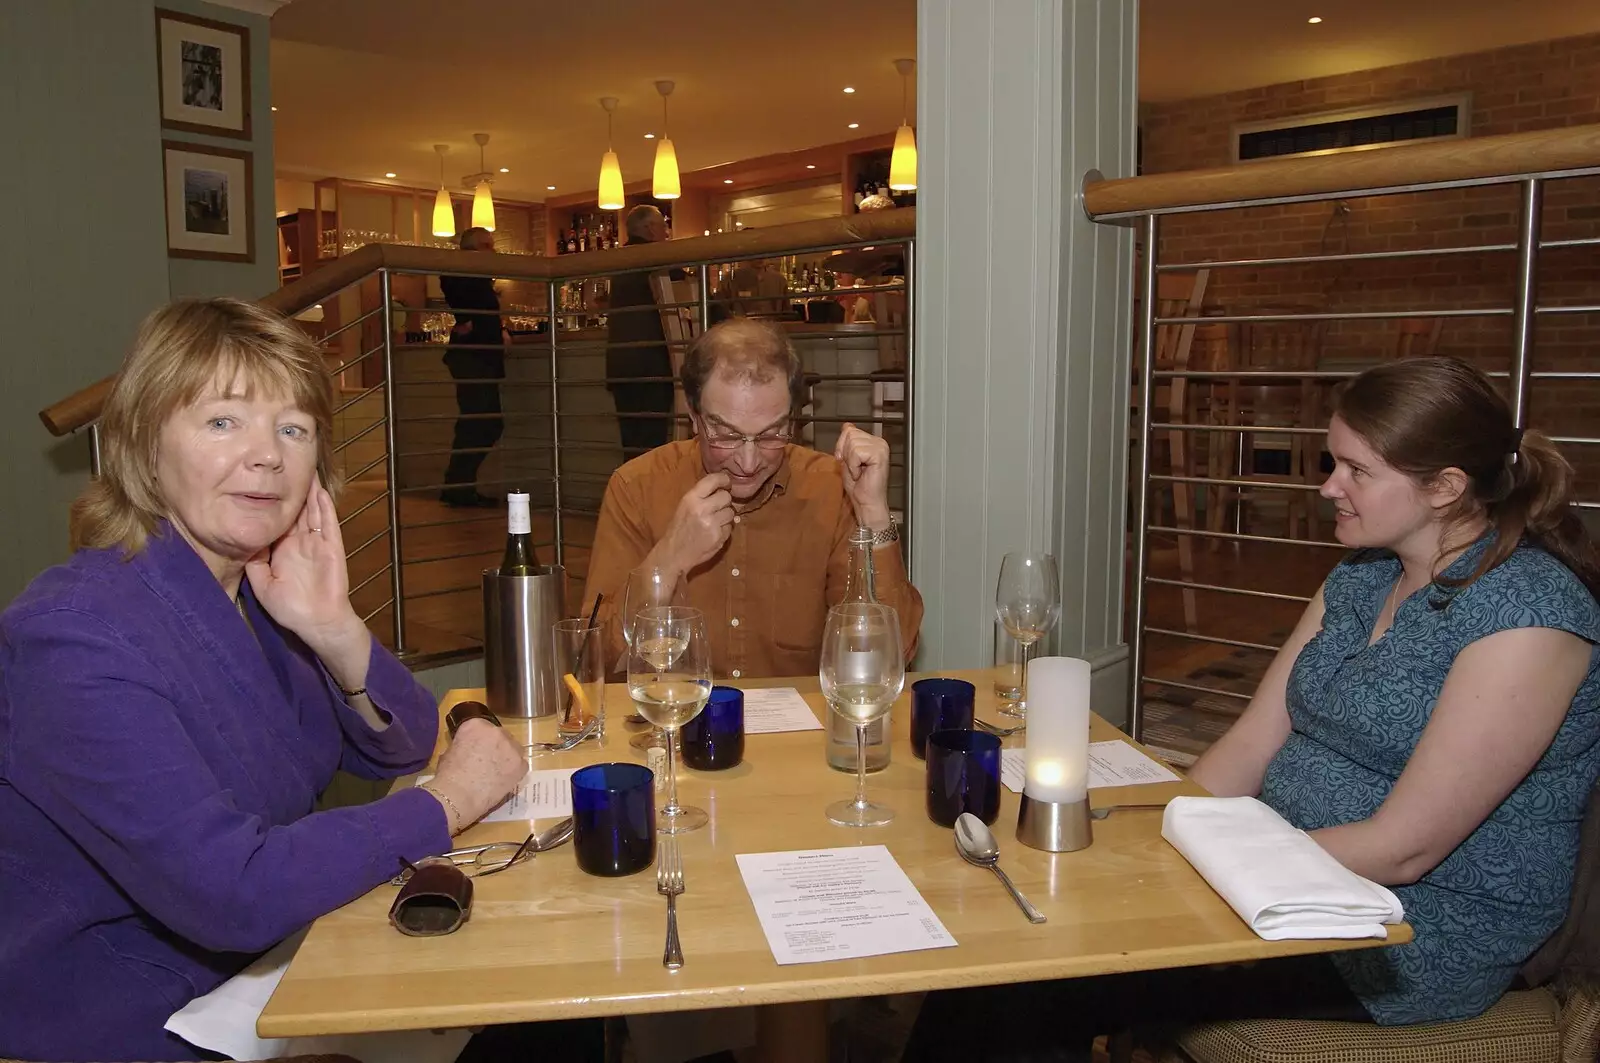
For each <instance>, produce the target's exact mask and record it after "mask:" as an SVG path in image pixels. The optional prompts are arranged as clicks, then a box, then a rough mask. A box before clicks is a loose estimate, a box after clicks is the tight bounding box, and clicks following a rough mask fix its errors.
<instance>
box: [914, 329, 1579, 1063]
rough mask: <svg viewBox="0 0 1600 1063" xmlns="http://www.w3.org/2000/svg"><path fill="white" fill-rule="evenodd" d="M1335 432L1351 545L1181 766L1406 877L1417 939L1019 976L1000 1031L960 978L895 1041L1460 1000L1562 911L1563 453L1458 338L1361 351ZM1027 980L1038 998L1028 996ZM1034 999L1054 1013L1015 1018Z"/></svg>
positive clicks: (1567, 832)
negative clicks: (1221, 729) (1246, 958)
mask: <svg viewBox="0 0 1600 1063" xmlns="http://www.w3.org/2000/svg"><path fill="white" fill-rule="evenodd" d="M1328 449H1329V450H1330V452H1331V453H1332V455H1333V459H1334V471H1333V474H1332V475H1331V476H1330V477H1329V478H1328V480H1327V482H1326V483H1325V484H1324V485H1323V486H1322V496H1323V497H1324V498H1327V499H1329V500H1330V501H1331V502H1332V503H1333V505H1334V509H1335V512H1336V514H1337V525H1336V535H1337V536H1338V539H1339V542H1341V543H1343V544H1344V545H1346V546H1349V547H1351V548H1352V551H1353V552H1352V553H1351V554H1350V555H1349V556H1348V557H1347V558H1346V559H1345V560H1344V561H1343V562H1341V563H1340V564H1339V565H1338V566H1337V567H1336V568H1335V569H1334V570H1333V572H1332V573H1331V574H1330V575H1329V576H1328V578H1327V580H1326V581H1325V582H1324V584H1323V585H1322V588H1321V589H1320V590H1319V591H1318V592H1317V595H1316V597H1315V598H1314V599H1313V600H1312V602H1311V604H1310V605H1309V606H1308V607H1307V609H1306V611H1305V613H1304V614H1303V615H1302V616H1301V618H1300V622H1299V623H1298V624H1297V625H1296V627H1295V630H1294V632H1293V634H1292V635H1291V636H1290V637H1289V639H1288V641H1287V642H1286V643H1285V644H1284V646H1283V647H1282V648H1281V649H1280V650H1279V651H1278V654H1277V656H1276V658H1275V659H1274V660H1273V662H1272V665H1271V666H1270V667H1269V668H1268V669H1267V672H1266V675H1265V676H1264V677H1263V679H1262V682H1261V685H1260V686H1259V687H1258V688H1257V690H1256V693H1255V696H1254V697H1253V698H1252V699H1251V702H1250V705H1249V707H1248V708H1247V709H1246V710H1245V712H1244V713H1243V715H1242V716H1241V717H1240V718H1239V720H1238V722H1237V723H1235V724H1234V726H1233V727H1232V728H1231V729H1230V730H1229V731H1228V733H1227V734H1225V735H1224V736H1223V737H1222V738H1221V739H1220V740H1218V741H1217V743H1216V744H1215V745H1213V746H1212V747H1211V748H1210V749H1209V750H1208V751H1207V752H1206V754H1205V755H1204V756H1202V757H1201V758H1200V760H1199V761H1198V762H1197V763H1196V764H1195V766H1194V768H1193V770H1192V772H1191V777H1192V778H1194V779H1195V781H1197V782H1199V783H1200V784H1201V785H1203V786H1205V787H1206V789H1208V790H1209V791H1211V792H1212V793H1213V794H1216V795H1217V796H1222V797H1233V796H1246V795H1248V796H1256V797H1259V798H1260V799H1261V800H1262V801H1264V802H1266V803H1267V804H1268V805H1270V806H1272V807H1273V808H1274V809H1276V810H1277V811H1278V812H1279V814H1281V815H1282V816H1283V817H1284V818H1285V819H1287V820H1288V821H1289V822H1290V823H1293V824H1294V825H1295V826H1297V827H1299V828H1301V829H1303V830H1306V831H1308V832H1310V834H1311V837H1313V838H1314V839H1316V841H1317V842H1318V843H1319V844H1320V845H1322V847H1323V848H1324V849H1326V850H1327V851H1328V852H1329V853H1331V854H1332V855H1333V856H1335V857H1336V858H1338V860H1339V861H1340V862H1341V863H1342V864H1344V865H1345V866H1346V867H1348V868H1350V869H1351V870H1352V871H1355V872H1356V873H1357V874H1360V875H1362V876H1364V877H1366V878H1369V879H1372V880H1373V881H1375V882H1381V883H1383V884H1385V885H1387V886H1390V887H1391V888H1393V889H1394V890H1395V892H1396V893H1397V894H1398V895H1399V896H1400V898H1401V900H1402V901H1403V903H1404V904H1405V910H1406V918H1407V921H1408V922H1410V924H1411V926H1412V928H1413V930H1414V931H1415V939H1414V940H1413V941H1412V942H1411V943H1410V944H1408V945H1400V946H1394V947H1392V948H1384V949H1370V950H1361V951H1356V952H1349V953H1342V954H1333V955H1332V956H1331V957H1328V958H1321V957H1316V958H1309V959H1299V960H1295V961H1274V962H1271V963H1261V964H1257V965H1255V966H1254V967H1252V968H1249V969H1247V970H1244V971H1228V972H1226V973H1223V974H1218V973H1216V972H1208V971H1203V970H1202V971H1184V970H1177V971H1166V972H1152V973H1150V974H1147V975H1135V976H1121V977H1113V978H1102V979H1084V980H1079V981H1076V982H1060V983H1052V984H1050V985H1047V986H1035V987H1009V988H1006V989H1002V990H1000V991H999V996H1000V999H1001V1000H1002V1001H1004V1003H1003V1004H1002V1005H1001V1006H1002V1007H1004V1008H1005V1011H1004V1012H1003V1013H1004V1014H1006V1015H1007V1016H1008V1018H1007V1020H1006V1021H1007V1023H1008V1024H1009V1026H1010V1027H1011V1029H1012V1030H1013V1031H1014V1032H1015V1033H1016V1036H1015V1037H1008V1038H1006V1040H1007V1042H1008V1044H1006V1045H1004V1046H1001V1045H998V1044H996V1043H995V1042H994V1039H993V1037H992V1029H991V1030H989V1031H986V1033H987V1034H989V1036H987V1037H980V1038H977V1039H973V1040H966V1039H963V1038H961V1036H960V1034H959V1033H958V1032H957V1028H958V1027H959V1026H960V1025H961V1024H960V1023H959V1022H950V1023H946V1022H942V1021H940V1020H939V1019H938V1017H937V1016H938V1015H939V1014H940V1013H941V1012H952V1011H955V1010H960V1011H962V1012H965V1015H964V1016H963V1017H964V1019H966V1020H969V1021H970V1020H971V1019H972V1018H974V1016H973V1014H972V1006H973V1005H974V1004H976V1003H978V1002H976V1001H972V1000H966V1001H962V1006H959V1009H958V1008H944V1007H940V1006H935V1007H925V1008H924V1009H923V1018H922V1020H919V1025H918V1030H917V1031H916V1035H915V1036H914V1038H913V1044H912V1046H911V1050H910V1051H908V1053H907V1057H906V1058H907V1059H939V1058H961V1059H969V1060H970V1059H981V1058H984V1057H985V1056H988V1057H990V1058H995V1057H997V1056H1004V1057H1007V1058H1013V1059H1015V1058H1017V1057H1018V1056H1019V1055H1021V1056H1025V1057H1027V1058H1035V1057H1038V1058H1062V1059H1075V1058H1083V1059H1087V1058H1088V1056H1087V1048H1086V1043H1087V1038H1088V1037H1089V1036H1092V1034H1093V1033H1094V1032H1095V1031H1096V1030H1099V1031H1100V1032H1104V1031H1106V1030H1114V1029H1117V1028H1119V1027H1120V1026H1122V1025H1126V1024H1131V1023H1137V1022H1152V1021H1159V1020H1163V1019H1170V1020H1173V1021H1179V1022H1193V1021H1202V1020H1205V1019H1223V1018H1268V1017H1304V1018H1311V1017H1324V1018H1328V1017H1331V1018H1347V1019H1371V1020H1373V1021H1376V1022H1378V1023H1383V1024H1400V1023H1420V1022H1437V1021H1444V1020H1451V1019H1463V1018H1468V1017H1471V1016H1474V1015H1477V1014H1479V1013H1481V1012H1482V1011H1484V1010H1485V1009H1487V1008H1488V1007H1489V1006H1490V1005H1492V1004H1493V1003H1494V1002H1495V1001H1496V1000H1498V999H1499V998H1500V996H1501V994H1503V993H1504V992H1505V991H1506V989H1507V987H1508V986H1509V985H1510V984H1511V981H1512V979H1513V977H1514V976H1515V974H1516V971H1517V968H1518V966H1519V965H1520V964H1521V963H1522V962H1523V961H1524V960H1525V959H1527V958H1528V956H1529V955H1530V954H1531V953H1532V952H1533V951H1534V950H1535V949H1536V948H1537V947H1538V946H1539V945H1540V944H1541V943H1542V942H1543V941H1544V940H1545V939H1546V938H1548V937H1549V936H1550V935H1551V934H1552V933H1554V932H1555V930H1556V928H1557V927H1558V926H1559V925H1560V924H1561V921H1562V919H1563V918H1564V917H1565V915H1566V911H1567V903H1568V898H1569V895H1570V893H1571V888H1572V876H1573V870H1574V866H1575V863H1576V859H1577V853H1578V825H1579V822H1580V821H1581V820H1582V818H1583V814H1584V808H1585V804H1586V802H1587V800H1588V797H1589V793H1590V791H1591V789H1593V787H1594V785H1595V780H1596V776H1597V775H1600V655H1597V653H1596V644H1597V643H1600V605H1597V604H1596V601H1595V592H1596V590H1597V589H1600V560H1597V558H1596V554H1595V551H1594V548H1593V546H1592V544H1591V543H1590V541H1589V538H1588V536H1587V535H1586V533H1585V531H1584V529H1583V527H1582V525H1581V524H1580V523H1579V521H1578V519H1577V517H1576V515H1575V513H1574V512H1573V510H1572V509H1571V507H1570V505H1569V503H1570V502H1571V483H1572V469H1571V466H1569V465H1568V464H1567V462H1566V461H1565V459H1563V458H1562V457H1561V455H1560V454H1559V453H1558V452H1557V451H1556V449H1555V447H1554V445H1553V444H1552V443H1551V442H1550V441H1549V440H1548V439H1547V438H1545V437H1544V436H1542V435H1540V434H1539V433H1536V432H1526V433H1524V432H1522V431H1520V430H1518V429H1517V428H1515V427H1514V425H1513V423H1512V418H1511V414H1510V411H1509V409H1508V407H1507V405H1506V403H1505V401H1504V400H1503V399H1502V398H1501V397H1500V395H1499V394H1498V393H1497V392H1496V391H1495V390H1494V387H1493V385H1492V384H1491V383H1490V382H1489V380H1488V379H1487V378H1486V377H1485V376H1484V375H1483V374H1482V373H1480V372H1479V371H1478V370H1476V369H1474V368H1472V367H1471V366H1469V365H1467V364H1466V363H1464V362H1460V361H1457V360H1455V359H1450V358H1425V359H1414V360H1406V361H1401V362H1395V363H1390V364H1386V365H1383V366H1380V367H1378V368H1376V369H1372V370H1369V371H1368V372H1366V373H1363V374H1362V375H1361V376H1360V377H1358V378H1357V379H1356V380H1355V381H1353V382H1352V383H1351V385H1350V386H1349V387H1348V388H1347V389H1346V390H1345V391H1344V392H1343V394H1342V395H1341V396H1340V398H1339V400H1338V404H1337V409H1336V412H1335V413H1334V416H1333V419H1332V421H1331V423H1330V424H1329V427H1328ZM1021 988H1027V989H1028V990H1029V991H1030V995H1031V993H1034V992H1043V993H1046V994H1048V996H1047V997H1046V999H1048V1000H1049V1001H1050V1003H1049V1005H1048V1006H1045V1007H1027V1006H1019V1004H1020V1001H1019V1000H1018V998H1017V995H1016V994H1017V990H1018V989H1021ZM1008 996H1009V999H1007V998H1008ZM1141 998H1142V999H1143V1001H1144V1003H1143V1006H1142V1010H1141V1006H1140V1000H1141ZM1156 1001H1158V1002H1159V1003H1154V1004H1152V1003H1151V1002H1156ZM951 1003H955V1002H954V1001H952V1002H951ZM979 1006H980V1007H983V1006H982V1005H979ZM983 1010H987V1008H986V1007H984V1008H983ZM1028 1012H1034V1013H1038V1014H1041V1015H1042V1016H1043V1017H1042V1019H1041V1021H1040V1022H1038V1023H1035V1024H1030V1023H1027V1022H1020V1023H1019V1022H1018V1021H1017V1016H1018V1015H1019V1013H1020V1014H1026V1013H1028ZM979 1021H980V1022H981V1021H982V1020H981V1019H980V1020H979ZM1030 1026H1032V1027H1035V1028H1032V1029H1030V1028H1029V1027H1030ZM963 1040H965V1043H958V1042H960V1041H963ZM1041 1050H1042V1054H1041Z"/></svg>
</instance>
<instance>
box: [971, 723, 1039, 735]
mask: <svg viewBox="0 0 1600 1063" xmlns="http://www.w3.org/2000/svg"><path fill="white" fill-rule="evenodd" d="M972 722H973V723H975V724H977V725H978V730H980V731H988V732H989V733H990V734H992V735H995V736H996V737H999V738H1009V737H1010V736H1012V735H1014V734H1016V733H1017V732H1019V731H1026V730H1027V729H1028V725H1027V724H1025V723H1019V724H1017V725H1016V726H1015V727H1001V726H999V725H997V724H992V723H990V722H989V721H987V720H979V719H977V718H974V719H973V721H972Z"/></svg>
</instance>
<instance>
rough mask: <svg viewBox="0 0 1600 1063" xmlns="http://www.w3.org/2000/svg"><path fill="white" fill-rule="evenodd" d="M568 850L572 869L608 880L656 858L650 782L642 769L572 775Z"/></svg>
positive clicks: (594, 768) (595, 767)
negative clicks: (573, 861) (575, 860)
mask: <svg viewBox="0 0 1600 1063" xmlns="http://www.w3.org/2000/svg"><path fill="white" fill-rule="evenodd" d="M572 821H573V822H572V848H573V851H574V852H576V853H577V854H578V866H579V867H580V868H582V869H583V870H584V871H587V872H588V873H589V874H591V875H603V876H606V877H608V878H611V877H615V876H618V875H631V874H633V873H634V872H636V871H643V870H644V869H645V868H647V867H649V866H650V865H651V864H652V863H654V862H655V858H656V777H655V773H654V772H652V771H651V770H650V769H649V768H647V767H645V766H644V765H642V764H591V765H589V766H588V767H586V768H579V769H578V770H577V771H575V772H573V773H572Z"/></svg>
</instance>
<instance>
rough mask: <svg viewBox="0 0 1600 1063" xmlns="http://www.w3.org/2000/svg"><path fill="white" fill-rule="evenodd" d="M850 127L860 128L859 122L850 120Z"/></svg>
mask: <svg viewBox="0 0 1600 1063" xmlns="http://www.w3.org/2000/svg"><path fill="white" fill-rule="evenodd" d="M850 128H851V129H860V128H861V123H860V122H851V123H850Z"/></svg>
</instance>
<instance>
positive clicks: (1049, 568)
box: [994, 550, 1061, 717]
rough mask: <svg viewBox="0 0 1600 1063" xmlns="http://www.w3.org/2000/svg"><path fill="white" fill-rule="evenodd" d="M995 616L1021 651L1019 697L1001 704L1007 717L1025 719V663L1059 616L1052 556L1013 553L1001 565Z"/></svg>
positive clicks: (1057, 578)
mask: <svg viewBox="0 0 1600 1063" xmlns="http://www.w3.org/2000/svg"><path fill="white" fill-rule="evenodd" d="M994 613H995V617H996V618H997V619H999V621H1000V623H1001V624H1002V625H1003V626H1004V627H1005V629H1006V634H1008V635H1010V636H1011V637H1012V638H1013V639H1015V640H1016V642H1017V645H1018V646H1019V647H1021V649H1022V652H1021V654H1020V655H1019V656H1020V657H1021V658H1022V661H1021V665H1020V667H1021V672H1022V674H1021V677H1020V679H1019V680H1018V683H1017V688H1018V691H1019V692H1020V696H1019V697H1018V698H1017V700H1016V701H1015V702H1011V703H1009V704H1006V705H1003V706H1001V708H1000V711H1001V712H1002V713H1003V714H1005V715H1007V716H1016V717H1025V716H1026V715H1027V713H1028V661H1029V659H1030V658H1031V657H1032V656H1033V648H1034V646H1036V645H1037V644H1038V643H1039V640H1040V639H1042V638H1044V637H1045V636H1046V635H1048V634H1049V633H1050V629H1051V628H1053V627H1055V626H1056V620H1058V619H1059V618H1060V616H1061V576H1060V574H1059V573H1058V572H1057V570H1056V559H1055V557H1054V556H1053V555H1051V554H1029V553H1023V552H1022V551H1019V550H1013V551H1012V552H1011V553H1009V554H1007V555H1006V556H1005V559H1004V560H1003V561H1001V562H1000V583H999V586H998V587H996V589H995V594H994Z"/></svg>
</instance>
